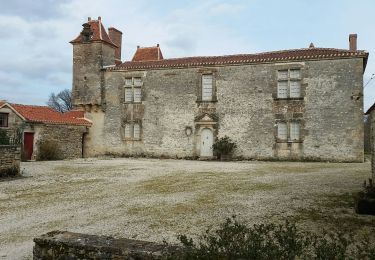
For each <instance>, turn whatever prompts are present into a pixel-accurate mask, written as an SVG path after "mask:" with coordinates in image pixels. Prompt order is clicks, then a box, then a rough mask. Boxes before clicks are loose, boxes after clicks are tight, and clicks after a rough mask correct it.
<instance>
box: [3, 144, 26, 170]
mask: <svg viewBox="0 0 375 260" xmlns="http://www.w3.org/2000/svg"><path fill="white" fill-rule="evenodd" d="M20 162H21V147H20V146H18V145H0V177H2V176H4V175H8V172H9V171H12V172H13V173H12V175H14V171H16V172H17V174H18V173H19V171H20Z"/></svg>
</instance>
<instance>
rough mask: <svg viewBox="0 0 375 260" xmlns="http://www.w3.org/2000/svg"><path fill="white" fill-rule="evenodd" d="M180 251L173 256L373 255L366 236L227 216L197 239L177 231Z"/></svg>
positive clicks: (301, 256) (325, 256)
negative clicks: (316, 231)
mask: <svg viewBox="0 0 375 260" xmlns="http://www.w3.org/2000/svg"><path fill="white" fill-rule="evenodd" d="M178 238H179V241H180V242H181V244H182V250H181V252H182V253H181V254H180V255H179V256H178V257H176V256H172V257H169V258H171V259H172V258H173V259H259V260H262V259H374V257H375V250H374V247H373V245H371V244H370V243H369V242H368V241H367V240H364V241H355V240H354V238H353V237H352V236H350V235H348V234H344V233H330V232H326V231H324V232H323V233H322V234H320V235H315V234H313V233H309V232H302V231H299V230H298V228H297V227H296V225H295V224H293V223H290V222H288V221H286V222H285V224H281V225H275V224H260V225H253V226H252V227H248V226H246V225H245V224H243V223H241V222H239V221H237V220H236V218H235V217H232V218H229V219H227V220H226V222H224V223H223V224H222V225H220V227H219V229H217V230H215V231H212V230H207V231H206V233H205V234H204V235H202V236H201V238H200V239H199V241H198V242H195V241H194V240H193V239H192V238H189V237H187V236H186V235H180V236H179V237H178Z"/></svg>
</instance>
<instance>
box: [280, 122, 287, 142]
mask: <svg viewBox="0 0 375 260" xmlns="http://www.w3.org/2000/svg"><path fill="white" fill-rule="evenodd" d="M277 138H278V139H280V140H287V139H288V125H287V124H286V123H285V122H279V123H278V124H277Z"/></svg>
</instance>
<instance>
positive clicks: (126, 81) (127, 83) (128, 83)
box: [125, 78, 132, 86]
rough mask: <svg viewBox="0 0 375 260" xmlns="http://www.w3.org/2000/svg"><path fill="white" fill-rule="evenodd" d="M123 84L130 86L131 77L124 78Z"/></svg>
mask: <svg viewBox="0 0 375 260" xmlns="http://www.w3.org/2000/svg"><path fill="white" fill-rule="evenodd" d="M125 85H126V86H131V85H132V79H131V78H128V79H125Z"/></svg>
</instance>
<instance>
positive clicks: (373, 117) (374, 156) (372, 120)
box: [368, 110, 375, 181]
mask: <svg viewBox="0 0 375 260" xmlns="http://www.w3.org/2000/svg"><path fill="white" fill-rule="evenodd" d="M368 122H369V124H370V138H369V139H370V140H369V141H370V150H371V173H372V179H373V181H375V110H372V111H371V113H370V114H369V116H368Z"/></svg>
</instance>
